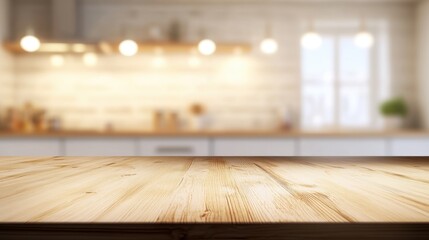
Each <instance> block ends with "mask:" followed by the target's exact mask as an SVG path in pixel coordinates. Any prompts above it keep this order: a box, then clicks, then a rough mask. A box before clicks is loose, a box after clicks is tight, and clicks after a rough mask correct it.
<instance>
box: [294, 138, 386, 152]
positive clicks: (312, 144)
mask: <svg viewBox="0 0 429 240" xmlns="http://www.w3.org/2000/svg"><path fill="white" fill-rule="evenodd" d="M299 154H300V156H387V155H388V152H387V141H386V140H385V139H382V138H328V137H327V138H302V139H301V140H300V141H299Z"/></svg>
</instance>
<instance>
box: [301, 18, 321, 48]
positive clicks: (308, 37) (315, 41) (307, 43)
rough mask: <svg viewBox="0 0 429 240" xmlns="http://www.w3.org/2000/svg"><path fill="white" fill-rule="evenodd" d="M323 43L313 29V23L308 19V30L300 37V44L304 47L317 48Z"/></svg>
mask: <svg viewBox="0 0 429 240" xmlns="http://www.w3.org/2000/svg"><path fill="white" fill-rule="evenodd" d="M322 44H323V39H322V37H321V36H320V35H319V34H318V33H317V32H316V31H315V30H314V23H313V21H310V25H309V28H308V31H307V32H306V33H305V34H304V35H303V36H302V37H301V46H302V47H303V48H305V49H309V50H314V49H318V48H319V47H320V46H322Z"/></svg>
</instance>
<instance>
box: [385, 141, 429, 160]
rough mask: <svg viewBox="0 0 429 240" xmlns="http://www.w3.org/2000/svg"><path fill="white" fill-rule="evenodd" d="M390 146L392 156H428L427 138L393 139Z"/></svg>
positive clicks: (428, 142) (428, 145) (428, 143)
mask: <svg viewBox="0 0 429 240" xmlns="http://www.w3.org/2000/svg"><path fill="white" fill-rule="evenodd" d="M390 144H391V145H390V149H391V155H392V156H429V138H424V137H422V138H419V137H405V138H393V139H392V140H391V143H390Z"/></svg>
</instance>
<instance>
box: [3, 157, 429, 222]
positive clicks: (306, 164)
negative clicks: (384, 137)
mask: <svg viewBox="0 0 429 240" xmlns="http://www.w3.org/2000/svg"><path fill="white" fill-rule="evenodd" d="M0 222H139V223H194V222H206V223H208V222H210V223H214V222H216V223H220V222H222V223H249V222H251V223H272V222H282V223H289V222H429V158H260V157H258V158H249V157H247V158H244V157H243V158H220V157H217V158H198V157H192V158H191V157H146V158H145V157H45V158H40V157H2V158H0Z"/></svg>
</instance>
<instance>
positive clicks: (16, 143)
mask: <svg viewBox="0 0 429 240" xmlns="http://www.w3.org/2000/svg"><path fill="white" fill-rule="evenodd" d="M0 156H429V137H389V138H377V137H360V138H353V137H302V138H287V137H266V138H261V137H255V138H245V137H212V138H209V137H110V138H103V137H65V138H64V137H61V138H55V137H52V138H51V137H31V138H20V137H19V138H7V139H6V138H2V139H0Z"/></svg>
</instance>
